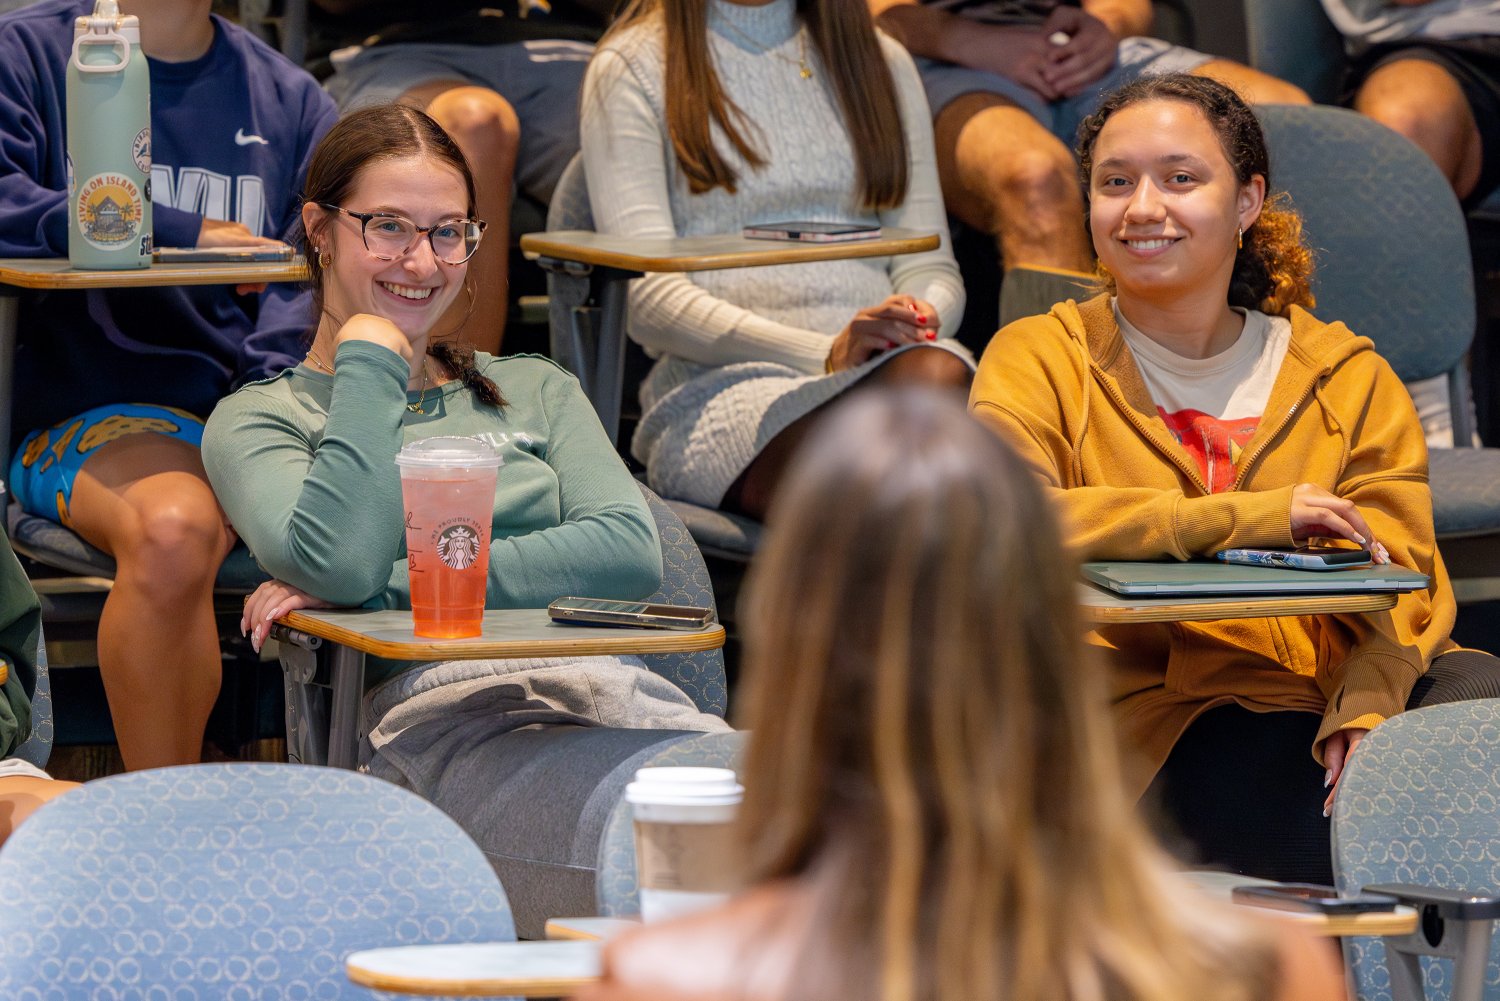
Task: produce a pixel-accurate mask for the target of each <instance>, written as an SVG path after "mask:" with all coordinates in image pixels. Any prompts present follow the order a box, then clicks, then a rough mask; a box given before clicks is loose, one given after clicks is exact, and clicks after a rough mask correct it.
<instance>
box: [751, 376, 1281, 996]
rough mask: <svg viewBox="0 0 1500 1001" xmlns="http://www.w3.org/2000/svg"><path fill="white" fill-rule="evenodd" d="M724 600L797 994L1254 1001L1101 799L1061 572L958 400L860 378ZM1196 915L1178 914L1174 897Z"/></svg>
mask: <svg viewBox="0 0 1500 1001" xmlns="http://www.w3.org/2000/svg"><path fill="white" fill-rule="evenodd" d="M769 525H770V531H769V535H768V538H767V540H766V543H765V545H764V546H763V548H762V549H761V551H760V552H759V553H758V554H757V556H756V562H755V566H754V568H753V571H752V579H751V581H750V583H749V591H748V593H747V597H746V601H745V605H744V612H745V627H746V636H747V648H746V654H747V663H746V684H745V689H746V690H745V691H744V692H743V697H744V702H743V706H744V709H745V715H744V717H743V718H742V719H741V722H742V723H744V724H745V725H747V726H748V727H749V728H750V729H751V731H752V733H751V739H750V746H749V750H748V752H747V759H746V764H745V786H746V790H747V792H746V799H745V803H744V806H743V809H742V813H741V817H740V823H739V834H740V836H741V841H742V847H743V850H744V852H745V859H746V863H747V874H748V878H749V880H750V881H751V882H752V883H763V882H768V881H772V880H777V879H783V878H793V879H795V880H798V881H799V882H801V883H803V884H804V885H808V886H810V887H811V888H812V897H813V898H814V900H815V901H816V902H817V903H816V904H815V907H816V909H817V911H818V914H817V915H816V917H815V918H814V919H813V920H812V922H811V923H810V927H811V928H813V929H815V932H814V935H815V937H816V941H810V942H808V945H807V949H806V951H805V953H804V955H803V958H802V961H801V968H800V969H799V970H798V972H797V975H796V976H794V977H793V978H792V983H793V985H794V986H793V995H792V996H793V997H796V998H806V999H808V1001H813V999H818V1001H824V999H827V998H832V997H847V998H861V999H872V1001H873V999H880V1001H938V999H942V1001H953V999H963V1001H991V999H995V1001H998V999H1002V998H1003V999H1005V1001H1042V999H1046V1001H1124V999H1130V1001H1198V999H1200V998H1203V997H1209V996H1212V997H1215V998H1220V999H1240V998H1242V999H1245V1001H1250V999H1257V998H1262V997H1266V996H1269V995H1270V994H1271V993H1272V991H1271V990H1269V989H1268V986H1269V985H1270V984H1271V983H1273V982H1274V975H1275V974H1274V967H1275V956H1274V950H1273V949H1272V948H1271V946H1270V944H1269V943H1267V942H1263V941H1262V940H1261V939H1260V938H1259V937H1258V935H1257V933H1254V932H1247V931H1245V930H1243V929H1241V928H1240V927H1239V925H1237V924H1233V925H1231V926H1229V927H1225V926H1222V925H1218V926H1216V925H1213V924H1209V925H1204V924H1203V923H1202V922H1201V920H1199V919H1198V918H1195V916H1194V914H1195V906H1194V904H1193V903H1192V902H1191V901H1189V900H1187V899H1186V898H1187V892H1188V891H1187V890H1186V888H1185V887H1183V886H1180V885H1179V881H1178V878H1177V877H1175V876H1173V875H1172V874H1171V873H1170V872H1169V868H1168V864H1167V862H1166V859H1165V858H1164V856H1162V855H1161V853H1160V852H1159V851H1158V850H1157V849H1156V848H1155V847H1154V846H1153V844H1152V843H1151V841H1150V840H1149V838H1148V837H1147V835H1146V834H1145V832H1144V829H1143V827H1142V825H1141V822H1140V821H1139V820H1138V819H1137V818H1136V816H1135V814H1134V810H1133V806H1132V804H1130V803H1128V802H1127V801H1126V799H1125V796H1124V795H1123V793H1122V789H1121V787H1122V781H1121V776H1120V766H1119V762H1118V760H1117V751H1116V745H1115V736H1114V732H1113V729H1112V724H1111V720H1110V717H1109V711H1108V708H1107V693H1106V687H1105V682H1104V678H1103V675H1102V669H1101V667H1100V666H1099V665H1098V664H1096V663H1095V660H1094V658H1093V657H1092V656H1090V655H1089V654H1088V652H1087V651H1086V648H1085V646H1084V644H1083V643H1082V631H1081V627H1080V623H1079V621H1078V617H1077V614H1076V613H1075V611H1074V608H1075V602H1076V597H1075V592H1074V588H1075V581H1076V580H1077V568H1076V567H1075V566H1074V565H1073V564H1072V563H1071V562H1070V560H1069V559H1068V558H1067V557H1066V556H1064V551H1063V547H1062V543H1061V538H1060V535H1059V531H1058V528H1057V525H1056V522H1055V519H1054V517H1053V515H1052V512H1051V510H1050V509H1049V507H1048V506H1047V503H1046V502H1045V499H1044V497H1043V495H1042V491H1041V489H1040V488H1039V486H1038V485H1037V484H1036V482H1034V480H1033V477H1032V475H1031V473H1030V472H1029V471H1028V470H1027V468H1026V467H1025V466H1024V465H1023V463H1022V462H1021V461H1020V460H1019V459H1018V458H1017V457H1016V456H1015V454H1014V453H1013V452H1012V451H1011V450H1010V449H1009V448H1008V447H1007V446H1006V445H1005V444H1004V443H1003V442H1001V441H1000V440H999V438H998V437H996V436H995V435H994V434H992V433H991V432H989V431H988V430H986V429H984V428H983V427H981V426H980V425H979V424H978V423H977V422H975V421H973V420H972V418H970V417H969V416H968V415H967V414H966V413H964V411H963V408H962V406H961V404H960V403H959V402H957V401H956V400H954V399H952V398H951V397H944V396H938V395H934V394H932V393H931V392H930V391H929V392H918V391H910V390H908V391H900V392H891V393H887V392H885V391H880V390H868V391H865V392H863V393H862V394H860V395H859V396H858V397H856V398H854V399H851V400H849V401H848V402H846V403H844V404H841V405H840V407H839V408H838V409H837V410H836V411H835V412H834V413H833V414H832V415H830V416H829V417H828V418H827V422H826V425H825V426H824V427H823V428H822V429H820V431H819V433H817V434H816V435H815V436H814V438H812V439H811V440H809V442H808V443H807V444H806V446H805V447H804V448H803V450H802V452H801V453H800V454H799V457H798V459H797V460H796V462H795V464H794V468H793V469H792V470H791V471H790V472H789V474H788V476H787V478H786V480H785V481H784V483H783V486H782V488H781V491H780V493H779V494H778V498H777V500H776V502H775V505H774V507H773V509H772V511H771V515H770V518H769ZM1197 913H1198V914H1199V915H1201V909H1199V910H1198V911H1197Z"/></svg>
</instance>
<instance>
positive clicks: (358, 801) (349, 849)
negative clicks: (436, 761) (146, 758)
mask: <svg viewBox="0 0 1500 1001" xmlns="http://www.w3.org/2000/svg"><path fill="white" fill-rule="evenodd" d="M0 885H3V886H5V887H6V905H5V907H3V908H0V997H5V998H12V999H17V1001H20V999H37V1001H41V999H50V998H58V999H64V998H66V999H85V998H88V999H96V998H97V999H101V1001H102V999H106V998H125V997H140V998H148V997H156V996H158V994H159V995H160V996H161V997H164V998H165V997H170V998H173V999H176V1001H197V999H203V1001H209V999H212V1001H224V999H231V998H240V997H243V998H257V999H262V1001H281V999H285V1001H292V999H298V998H320V999H327V1001H337V999H343V998H351V999H352V998H372V997H374V996H375V995H374V994H373V993H372V992H370V991H368V990H365V989H363V988H357V987H354V986H352V985H351V984H349V982H348V981H347V979H346V978H345V976H344V957H345V956H347V955H348V954H349V953H350V952H353V951H355V950H358V949H368V948H374V947H381V946H392V945H408V944H427V943H459V942H486V941H503V940H508V939H512V938H513V937H514V929H513V926H512V923H511V916H510V911H509V908H508V906H507V904H506V899H505V892H504V890H502V889H501V887H500V884H499V882H498V881H497V880H496V879H495V876H494V874H493V873H492V872H491V871H490V868H489V866H488V865H487V864H486V863H485V860H484V857H483V856H482V855H481V854H480V853H479V850H478V849H477V848H476V847H475V845H474V843H473V842H472V841H470V840H469V838H468V837H467V836H466V835H465V834H464V833H463V831H461V830H460V829H459V828H458V827H457V825H455V824H454V823H453V822H452V821H451V820H449V819H448V818H447V817H445V816H444V815H443V814H442V813H440V812H439V811H438V810H437V809H436V808H434V807H433V806H431V805H430V804H428V803H426V802H424V801H423V800H421V799H420V798H418V797H416V796H413V795H412V794H410V793H408V792H404V791H403V790H401V789H397V788H396V787H394V786H391V785H389V784H387V783H385V782H381V781H379V780H378V779H373V778H370V777H369V776H366V775H360V774H357V773H355V772H348V771H336V770H333V769H326V768H310V767H304V766H299V765H256V764H235V765H188V766H183V767H179V768H163V769H157V770H153V771H145V772H134V773H131V774H127V775H120V776H115V777H112V778H106V779H100V780H98V781H95V782H91V783H89V784H87V785H85V786H83V787H82V788H80V789H77V790H75V791H73V792H70V793H68V794H67V795H65V796H62V797H60V798H59V799H56V800H54V801H53V802H51V803H49V804H48V805H47V806H46V807H44V808H43V809H41V810H39V811H37V813H36V815H35V816H33V817H32V818H31V819H30V820H29V821H27V823H26V824H25V825H24V826H22V827H21V828H20V829H19V830H18V831H17V832H16V834H15V835H14V836H12V837H11V839H10V840H9V841H8V842H7V843H6V845H5V846H4V849H3V850H0Z"/></svg>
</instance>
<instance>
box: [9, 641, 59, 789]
mask: <svg viewBox="0 0 1500 1001" xmlns="http://www.w3.org/2000/svg"><path fill="white" fill-rule="evenodd" d="M36 646H37V650H36V691H34V692H32V693H31V735H30V736H29V737H27V738H26V739H25V740H23V741H22V742H21V746H20V747H18V748H16V757H18V758H20V759H21V760H23V761H29V762H31V763H32V764H33V765H36V766H37V767H38V768H46V767H47V759H48V758H50V757H52V738H53V726H52V680H51V679H50V678H49V677H48V676H47V640H46V639H45V638H44V637H42V636H40V635H38V636H37V643H36Z"/></svg>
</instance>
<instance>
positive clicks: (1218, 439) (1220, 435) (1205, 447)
mask: <svg viewBox="0 0 1500 1001" xmlns="http://www.w3.org/2000/svg"><path fill="white" fill-rule="evenodd" d="M1156 412H1157V413H1159V414H1161V419H1162V420H1164V421H1166V422H1167V430H1168V431H1170V432H1172V437H1173V438H1176V439H1177V444H1179V445H1181V446H1182V447H1183V448H1184V449H1186V450H1187V453H1188V455H1191V456H1192V457H1193V461H1194V462H1196V463H1197V464H1198V471H1199V472H1201V473H1202V474H1203V482H1204V483H1207V484H1208V492H1209V493H1211V494H1217V493H1222V492H1223V491H1225V490H1228V489H1229V488H1230V487H1232V486H1234V472H1235V466H1236V465H1237V464H1238V463H1239V461H1240V455H1241V454H1242V453H1243V452H1244V449H1245V443H1246V442H1248V441H1249V440H1250V439H1251V438H1252V437H1254V435H1255V429H1256V428H1258V427H1260V418H1259V417H1240V418H1237V419H1235V420H1220V419H1219V418H1217V417H1210V416H1208V414H1205V413H1204V412H1203V411H1201V410H1179V411H1177V412H1176V413H1175V414H1169V413H1167V412H1166V411H1165V410H1163V409H1162V408H1161V407H1157V408H1156Z"/></svg>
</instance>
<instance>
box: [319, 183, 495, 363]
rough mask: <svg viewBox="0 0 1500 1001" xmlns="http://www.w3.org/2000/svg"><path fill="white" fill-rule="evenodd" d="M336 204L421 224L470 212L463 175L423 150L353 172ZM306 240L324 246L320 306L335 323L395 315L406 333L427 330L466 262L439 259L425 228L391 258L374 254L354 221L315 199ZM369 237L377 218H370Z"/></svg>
mask: <svg viewBox="0 0 1500 1001" xmlns="http://www.w3.org/2000/svg"><path fill="white" fill-rule="evenodd" d="M342 207H343V208H345V209H347V210H349V211H350V212H360V213H367V212H375V213H394V214H397V215H402V216H405V217H406V218H408V219H410V220H411V221H412V222H414V223H416V224H417V225H418V226H420V227H424V228H425V227H429V226H433V225H435V224H437V223H439V222H443V221H446V220H454V219H464V218H466V217H467V216H468V214H469V204H468V192H467V188H466V187H465V185H464V181H463V177H462V176H461V175H460V174H459V172H458V171H457V170H455V169H454V168H453V167H452V166H451V165H449V164H447V163H445V162H443V161H441V160H438V159H436V158H434V157H428V156H411V157H404V158H402V159H397V160H376V161H374V162H372V163H370V164H368V165H367V166H365V167H364V168H363V169H362V170H361V171H360V173H359V177H358V178H357V179H356V180H355V182H354V185H353V186H352V187H351V188H350V190H349V194H348V196H347V197H346V198H345V199H344V200H343V203H342ZM303 220H304V223H305V225H306V226H307V229H308V233H309V235H310V237H311V239H310V240H309V244H310V245H311V246H312V247H315V248H318V249H319V250H321V251H323V252H326V253H328V254H331V255H332V257H333V263H332V265H331V266H330V267H329V268H328V271H327V273H326V274H325V275H324V280H323V310H324V313H325V314H326V315H327V316H328V317H330V318H332V319H334V320H335V321H336V322H338V323H342V322H343V321H345V320H347V319H348V318H349V317H351V316H353V315H354V314H356V313H372V314H374V315H376V316H382V317H385V318H386V319H388V320H390V321H391V322H392V323H394V324H395V325H396V326H397V327H398V328H400V330H401V331H402V332H403V333H404V334H406V336H407V337H409V338H411V339H412V340H413V341H419V340H423V339H425V338H426V336H427V335H428V333H429V332H430V331H431V330H432V327H433V325H434V324H435V323H436V322H437V321H438V318H439V317H441V316H442V315H443V313H444V311H445V310H446V309H447V308H448V306H449V304H450V303H452V302H453V299H454V297H455V296H457V295H458V293H459V290H460V289H461V288H462V287H463V283H464V275H465V274H466V273H467V272H468V265H467V264H459V265H449V264H443V263H441V262H440V261H438V260H437V259H436V258H435V257H434V256H433V253H432V244H431V243H430V242H429V241H428V239H427V236H426V235H425V234H422V235H419V236H418V237H417V239H416V240H415V242H414V243H413V244H412V246H411V249H410V250H408V251H407V252H406V253H405V254H403V255H401V256H400V257H398V258H396V259H395V260H393V261H383V260H380V259H379V258H378V257H375V256H374V255H373V254H371V253H370V252H369V250H368V249H366V247H365V242H364V240H363V239H362V238H361V235H360V221H359V220H358V219H355V218H352V217H350V216H347V215H343V214H341V213H336V212H331V211H328V210H326V209H322V208H319V207H317V206H316V205H311V204H309V205H306V206H305V207H304V208H303ZM369 225H370V232H371V235H372V237H373V235H374V231H375V229H376V227H378V226H380V225H381V221H380V220H379V219H373V220H371V221H370V224H369Z"/></svg>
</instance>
